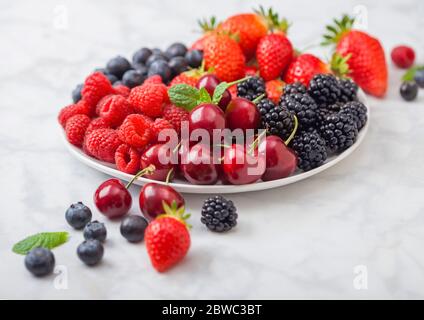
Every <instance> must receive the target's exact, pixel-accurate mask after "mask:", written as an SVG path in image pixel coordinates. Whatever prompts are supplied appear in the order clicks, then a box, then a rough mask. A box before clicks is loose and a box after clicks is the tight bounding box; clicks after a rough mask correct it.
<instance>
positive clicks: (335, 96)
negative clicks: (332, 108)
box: [308, 74, 341, 106]
mask: <svg viewBox="0 0 424 320" xmlns="http://www.w3.org/2000/svg"><path fill="white" fill-rule="evenodd" d="M308 93H309V95H310V96H311V97H312V99H314V100H315V102H316V103H317V104H318V105H319V106H328V105H330V104H333V103H335V102H337V101H338V100H339V98H340V95H341V90H340V85H339V82H338V80H337V78H336V77H335V76H333V75H332V74H317V75H315V76H314V77H313V78H312V80H311V81H310V82H309V88H308Z"/></svg>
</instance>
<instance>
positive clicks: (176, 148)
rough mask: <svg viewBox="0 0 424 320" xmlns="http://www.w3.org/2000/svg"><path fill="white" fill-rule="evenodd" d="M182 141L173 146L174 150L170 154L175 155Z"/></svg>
mask: <svg viewBox="0 0 424 320" xmlns="http://www.w3.org/2000/svg"><path fill="white" fill-rule="evenodd" d="M182 142H183V141H182V140H180V142H178V144H177V145H176V146H175V148H174V149H173V150H172V153H176V152H177V151H178V149H179V148H180V147H181V143H182Z"/></svg>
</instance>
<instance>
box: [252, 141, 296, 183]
mask: <svg viewBox="0 0 424 320" xmlns="http://www.w3.org/2000/svg"><path fill="white" fill-rule="evenodd" d="M258 149H259V154H262V155H264V156H265V157H266V169H265V173H264V174H263V175H262V180H263V181H271V180H277V179H282V178H285V177H288V176H290V175H291V174H293V172H294V171H295V170H296V167H297V161H298V160H297V156H296V154H295V153H294V151H293V150H291V149H290V148H289V147H287V146H286V145H285V143H284V141H283V140H282V139H281V138H280V137H277V136H268V137H266V138H265V139H264V140H263V141H262V142H261V143H260V144H259V148H258Z"/></svg>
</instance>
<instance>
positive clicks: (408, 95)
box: [400, 81, 418, 101]
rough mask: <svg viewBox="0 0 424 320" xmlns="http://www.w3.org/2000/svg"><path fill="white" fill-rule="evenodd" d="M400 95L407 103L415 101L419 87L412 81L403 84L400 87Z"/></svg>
mask: <svg viewBox="0 0 424 320" xmlns="http://www.w3.org/2000/svg"><path fill="white" fill-rule="evenodd" d="M400 95H401V96H402V98H403V99H404V100H406V101H412V100H414V99H415V98H416V97H417V95H418V85H417V84H416V83H415V82H412V81H408V82H404V83H402V85H401V86H400Z"/></svg>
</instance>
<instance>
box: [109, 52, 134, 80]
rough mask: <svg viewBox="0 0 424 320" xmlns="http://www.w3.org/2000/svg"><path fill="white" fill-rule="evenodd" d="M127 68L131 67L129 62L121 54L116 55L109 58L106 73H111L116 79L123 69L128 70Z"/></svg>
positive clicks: (123, 71)
mask: <svg viewBox="0 0 424 320" xmlns="http://www.w3.org/2000/svg"><path fill="white" fill-rule="evenodd" d="M129 69H131V64H130V62H129V61H128V60H127V59H126V58H124V57H121V56H116V57H115V58H113V59H111V60H109V62H108V63H107V65H106V70H107V73H111V74H113V75H114V76H116V77H117V78H118V79H121V78H122V75H123V74H124V73H125V71H128V70H129Z"/></svg>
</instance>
